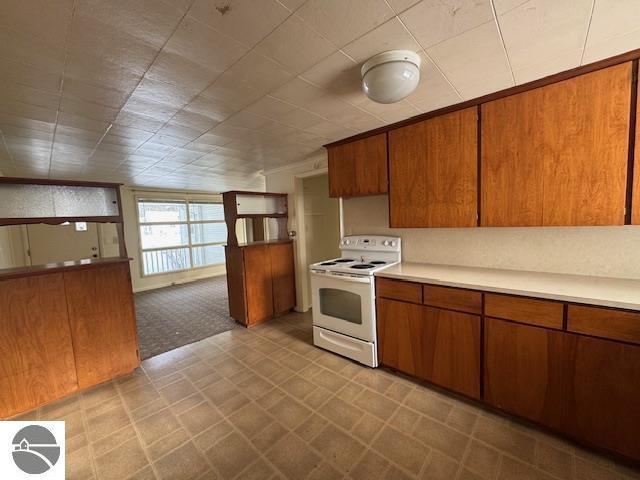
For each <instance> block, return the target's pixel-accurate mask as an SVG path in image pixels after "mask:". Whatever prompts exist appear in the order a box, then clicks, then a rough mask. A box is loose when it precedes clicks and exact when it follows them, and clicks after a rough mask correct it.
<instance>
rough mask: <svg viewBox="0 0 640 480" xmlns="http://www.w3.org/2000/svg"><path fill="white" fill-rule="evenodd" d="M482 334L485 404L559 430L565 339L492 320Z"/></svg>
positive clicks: (544, 330) (554, 333)
mask: <svg viewBox="0 0 640 480" xmlns="http://www.w3.org/2000/svg"><path fill="white" fill-rule="evenodd" d="M484 328H485V330H484V400H485V401H486V402H487V403H489V404H490V405H493V406H495V407H498V408H500V409H502V410H506V411H508V412H511V413H515V414H516V415H520V416H522V417H525V418H528V419H530V420H533V421H535V422H539V423H541V424H543V425H547V426H549V427H552V428H556V429H561V427H562V420H563V418H562V408H563V406H562V405H563V404H562V401H563V400H562V396H563V395H562V392H563V383H564V382H565V381H566V379H565V374H564V371H563V368H562V367H563V361H564V336H565V335H566V334H565V333H563V332H560V331H555V330H547V329H544V328H538V327H531V326H528V325H520V324H517V323H511V322H506V321H503V320H497V319H494V318H485V325H484Z"/></svg>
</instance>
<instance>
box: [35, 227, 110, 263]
mask: <svg viewBox="0 0 640 480" xmlns="http://www.w3.org/2000/svg"><path fill="white" fill-rule="evenodd" d="M27 235H28V238H29V254H30V257H31V265H45V264H47V263H54V262H64V261H66V260H76V259H81V258H99V257H100V242H99V240H98V227H97V225H96V224H95V223H85V222H75V223H69V224H62V225H45V224H42V223H38V224H32V225H27Z"/></svg>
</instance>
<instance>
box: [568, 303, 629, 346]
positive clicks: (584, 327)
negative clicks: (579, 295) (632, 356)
mask: <svg viewBox="0 0 640 480" xmlns="http://www.w3.org/2000/svg"><path fill="white" fill-rule="evenodd" d="M567 330H569V331H571V332H576V333H583V334H585V335H591V336H594V337H603V338H610V339H613V340H621V341H623V342H631V343H637V344H640V313H635V312H625V311H622V310H613V309H609V308H598V307H587V306H581V305H569V310H568V312H567Z"/></svg>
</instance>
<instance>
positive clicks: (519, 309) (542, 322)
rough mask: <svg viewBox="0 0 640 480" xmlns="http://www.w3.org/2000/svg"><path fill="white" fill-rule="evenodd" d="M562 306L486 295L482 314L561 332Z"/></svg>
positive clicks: (555, 303) (527, 299)
mask: <svg viewBox="0 0 640 480" xmlns="http://www.w3.org/2000/svg"><path fill="white" fill-rule="evenodd" d="M563 310H564V305H563V304H562V303H560V302H548V301H546V300H534V299H531V298H522V297H511V296H508V295H491V294H486V295H485V297H484V313H485V315H487V316H488V317H495V318H504V319H506V320H513V321H515V322H520V323H527V324H530V325H537V326H539V327H547V328H555V329H558V330H562V322H563V316H564V312H563Z"/></svg>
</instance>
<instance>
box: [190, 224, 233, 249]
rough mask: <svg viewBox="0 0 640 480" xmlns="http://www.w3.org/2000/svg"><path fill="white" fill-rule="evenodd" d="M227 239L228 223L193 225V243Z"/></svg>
mask: <svg viewBox="0 0 640 480" xmlns="http://www.w3.org/2000/svg"><path fill="white" fill-rule="evenodd" d="M226 241H227V224H226V223H196V224H192V225H191V243H192V244H193V245H200V244H203V243H222V242H226Z"/></svg>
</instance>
